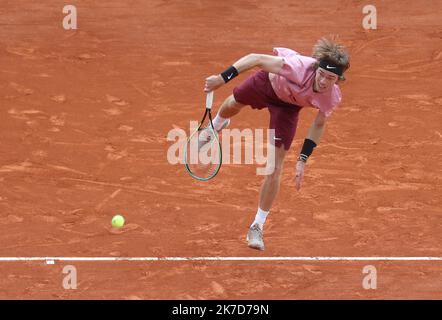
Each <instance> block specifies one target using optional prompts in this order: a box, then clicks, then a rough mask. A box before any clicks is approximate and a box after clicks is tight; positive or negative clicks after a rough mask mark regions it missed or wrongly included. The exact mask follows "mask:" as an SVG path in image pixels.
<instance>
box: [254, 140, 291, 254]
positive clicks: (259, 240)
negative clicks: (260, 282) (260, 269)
mask: <svg viewBox="0 0 442 320" xmlns="http://www.w3.org/2000/svg"><path fill="white" fill-rule="evenodd" d="M286 154H287V150H285V149H284V147H283V146H279V147H275V161H274V163H272V166H273V167H274V168H273V171H272V173H270V174H268V175H266V176H265V178H264V182H263V184H262V186H261V191H260V194H259V206H258V211H257V213H256V216H255V220H254V221H253V222H252V225H251V226H250V229H249V232H248V233H247V241H248V245H249V247H250V248H253V249H258V250H264V237H263V229H264V223H265V221H266V218H267V215H268V214H269V212H270V208H271V207H272V204H273V201H274V200H275V198H276V196H277V194H278V192H279V187H280V184H281V175H282V169H283V165H284V159H285V155H286Z"/></svg>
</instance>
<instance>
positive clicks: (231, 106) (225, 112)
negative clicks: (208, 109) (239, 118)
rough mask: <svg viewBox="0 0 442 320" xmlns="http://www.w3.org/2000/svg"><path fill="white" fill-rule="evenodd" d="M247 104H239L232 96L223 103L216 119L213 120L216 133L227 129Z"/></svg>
mask: <svg viewBox="0 0 442 320" xmlns="http://www.w3.org/2000/svg"><path fill="white" fill-rule="evenodd" d="M245 106H246V105H245V104H242V103H239V102H237V101H236V100H235V97H234V96H233V94H232V95H230V96H228V97H227V98H226V99H225V100H224V102H223V103H222V105H221V107H220V109H219V111H218V113H217V115H216V117H215V119H213V127H214V128H215V130H216V131H220V130H222V129H223V128H225V127H226V126H227V125H228V124H229V121H230V118H231V117H233V116H235V115H236V114H238V113H239V112H240V111H241V109H242V108H243V107H245Z"/></svg>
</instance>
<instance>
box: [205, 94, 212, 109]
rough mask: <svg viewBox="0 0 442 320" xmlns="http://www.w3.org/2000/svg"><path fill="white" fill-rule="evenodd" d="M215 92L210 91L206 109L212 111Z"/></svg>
mask: <svg viewBox="0 0 442 320" xmlns="http://www.w3.org/2000/svg"><path fill="white" fill-rule="evenodd" d="M212 103H213V91H210V92H209V93H208V94H207V97H206V109H212Z"/></svg>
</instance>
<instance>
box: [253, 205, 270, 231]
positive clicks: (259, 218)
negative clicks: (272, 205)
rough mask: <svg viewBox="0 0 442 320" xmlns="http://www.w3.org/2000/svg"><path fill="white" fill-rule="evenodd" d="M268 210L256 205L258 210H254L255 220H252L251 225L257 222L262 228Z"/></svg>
mask: <svg viewBox="0 0 442 320" xmlns="http://www.w3.org/2000/svg"><path fill="white" fill-rule="evenodd" d="M269 212H270V211H264V210H262V209H261V208H259V207H258V211H256V216H255V221H253V223H252V226H253V225H254V224H255V223H257V224H258V225H259V227H260V228H261V230H262V229H263V228H264V223H265V222H266V219H267V215H268V214H269Z"/></svg>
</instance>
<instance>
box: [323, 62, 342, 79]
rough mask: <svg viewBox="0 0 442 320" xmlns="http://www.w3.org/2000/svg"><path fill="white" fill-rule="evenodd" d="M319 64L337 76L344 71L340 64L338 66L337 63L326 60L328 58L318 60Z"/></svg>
mask: <svg viewBox="0 0 442 320" xmlns="http://www.w3.org/2000/svg"><path fill="white" fill-rule="evenodd" d="M319 66H320V67H321V68H322V69H325V70H328V71H330V72H333V73H334V74H336V75H338V76H342V74H343V73H344V68H343V67H342V66H339V65H337V64H335V63H333V62H331V61H328V60H320V61H319Z"/></svg>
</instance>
